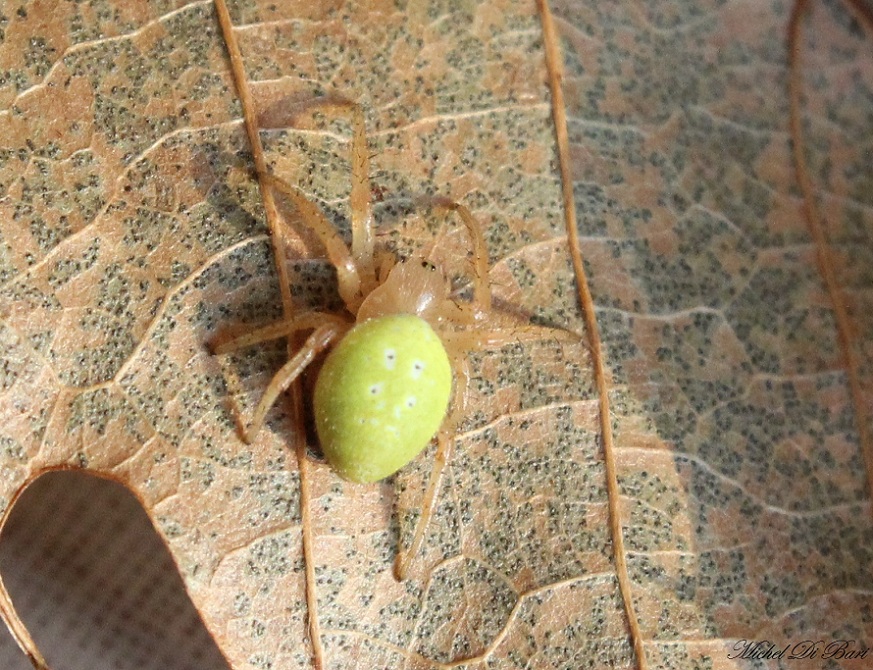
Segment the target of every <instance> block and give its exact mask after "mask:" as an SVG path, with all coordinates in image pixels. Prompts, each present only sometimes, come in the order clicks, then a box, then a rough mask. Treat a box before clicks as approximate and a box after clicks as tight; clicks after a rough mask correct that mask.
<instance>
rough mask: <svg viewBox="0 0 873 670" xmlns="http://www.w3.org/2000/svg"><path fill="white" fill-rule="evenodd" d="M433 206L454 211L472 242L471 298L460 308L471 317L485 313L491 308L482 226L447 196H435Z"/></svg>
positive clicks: (459, 204) (464, 208) (462, 206)
mask: <svg viewBox="0 0 873 670" xmlns="http://www.w3.org/2000/svg"><path fill="white" fill-rule="evenodd" d="M433 204H434V206H435V207H437V208H439V209H446V210H449V211H452V212H455V213H456V214H457V215H458V216H459V217H460V219H461V221H462V222H463V223H464V226H465V227H466V229H467V234H468V235H469V236H470V241H471V242H472V243H473V259H472V265H473V300H472V301H471V302H470V304H469V306H467V305H463V306H461V309H462V310H468V311H470V312H472V316H473V317H478V316H479V315H481V314H485V313H487V312H488V311H489V310H490V309H491V284H490V283H489V281H488V249H487V247H486V246H485V236H484V235H483V234H482V226H480V225H479V222H478V221H476V219H475V217H474V216H473V214H472V213H471V212H470V210H469V209H467V208H466V207H465V206H464V205H462V204H461V203H459V202H455V201H454V200H449V199H448V198H435V199H434V200H433Z"/></svg>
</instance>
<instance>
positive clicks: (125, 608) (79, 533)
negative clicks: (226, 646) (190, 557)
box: [0, 471, 228, 670]
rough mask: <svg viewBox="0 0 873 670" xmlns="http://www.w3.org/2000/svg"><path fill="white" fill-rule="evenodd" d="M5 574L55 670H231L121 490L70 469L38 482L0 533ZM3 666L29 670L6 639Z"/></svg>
mask: <svg viewBox="0 0 873 670" xmlns="http://www.w3.org/2000/svg"><path fill="white" fill-rule="evenodd" d="M0 574H2V576H3V580H4V581H5V583H6V586H7V589H8V590H9V593H10V596H11V598H12V601H13V603H14V605H15V608H16V609H17V611H18V614H19V616H20V617H21V619H22V621H23V622H24V625H25V626H27V628H28V630H29V631H30V633H31V635H32V636H33V639H34V641H35V642H36V644H37V646H38V647H39V649H40V651H41V652H42V653H43V654H44V655H45V657H46V660H47V661H48V663H49V665H50V666H51V668H52V670H109V669H110V668H112V669H113V670H128V669H129V670H134V669H136V670H158V669H162V670H201V669H203V668H209V669H210V670H212V669H215V670H223V669H227V668H228V664H227V662H226V661H225V660H224V657H223V656H222V654H221V652H219V651H218V648H217V646H216V645H215V643H214V641H213V640H212V638H211V637H210V636H209V633H208V632H207V631H206V629H205V627H204V626H203V623H202V621H201V620H200V616H199V615H198V613H197V611H196V609H195V608H194V605H193V604H192V603H191V601H190V599H189V598H188V594H187V593H186V592H185V588H184V586H183V584H182V579H181V577H180V575H179V573H178V571H177V570H176V566H175V564H174V562H173V559H172V558H171V556H170V554H169V552H168V551H167V548H166V546H165V545H164V543H163V541H162V540H161V539H160V537H158V535H157V533H156V532H155V529H154V527H153V526H152V524H151V521H150V520H149V518H148V516H147V515H146V513H145V510H143V508H142V507H141V506H140V504H139V501H138V500H137V499H136V498H135V497H134V495H133V494H132V493H130V491H128V490H127V489H126V488H124V487H123V486H122V485H121V484H118V483H115V482H112V481H108V480H105V479H100V478H97V477H95V476H93V475H87V474H84V473H82V472H69V471H58V472H50V473H47V474H45V475H42V476H41V477H39V478H38V479H36V480H35V481H34V482H33V483H32V484H31V485H30V486H28V487H27V489H25V491H24V492H23V493H22V495H21V497H20V498H19V499H18V501H17V502H16V503H15V505H14V507H13V508H12V510H11V512H10V515H9V519H8V521H7V523H6V525H5V526H4V528H3V529H2V532H0ZM0 629H3V630H4V631H5V626H2V625H0ZM0 668H4V670H32V669H31V665H30V663H29V662H28V661H27V659H26V658H25V656H24V654H22V653H21V651H19V649H18V647H17V646H16V645H15V643H14V642H13V640H12V638H11V637H10V636H9V634H8V633H6V632H4V633H2V634H0Z"/></svg>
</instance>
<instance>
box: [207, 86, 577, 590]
mask: <svg viewBox="0 0 873 670" xmlns="http://www.w3.org/2000/svg"><path fill="white" fill-rule="evenodd" d="M341 106H343V107H348V108H351V111H352V128H353V139H352V190H351V195H350V209H351V224H352V225H351V232H352V242H351V248H349V247H348V246H347V245H346V244H345V242H344V241H343V240H342V239H341V237H340V235H339V233H338V231H337V230H336V229H335V228H333V226H332V225H331V224H330V222H329V221H328V220H327V218H326V217H325V215H324V213H323V212H322V211H321V209H320V208H319V207H318V206H317V205H315V204H314V203H312V202H311V201H309V200H308V199H307V198H306V197H305V196H304V195H303V194H302V193H301V192H300V191H299V190H298V189H296V188H295V187H293V186H291V185H290V184H288V183H286V182H284V181H281V180H279V179H277V178H275V177H272V176H266V177H265V179H266V180H267V182H268V184H269V185H270V186H271V187H272V188H274V189H275V190H276V191H278V192H280V193H282V194H283V195H285V196H286V197H288V198H289V199H290V200H291V201H292V202H293V203H294V205H295V206H296V207H297V209H298V211H299V213H300V215H301V217H302V219H303V222H304V223H305V225H306V226H308V227H309V228H310V229H311V230H312V231H313V232H314V233H315V234H316V235H317V236H318V237H319V239H320V240H321V242H322V243H323V245H324V247H325V248H326V250H327V255H328V258H329V260H330V262H331V263H332V264H333V265H334V266H335V267H336V271H337V279H338V284H339V294H340V297H341V298H342V300H343V302H344V303H345V311H343V312H341V313H328V312H321V311H306V312H302V313H300V314H297V315H295V316H293V317H292V318H290V319H289V320H287V321H283V322H280V323H275V324H271V325H268V326H266V327H263V328H259V329H257V330H254V331H252V332H249V333H245V334H243V335H241V336H239V337H235V338H234V339H232V340H229V341H226V342H222V343H220V344H218V345H217V346H215V347H214V348H213V352H214V353H215V354H224V353H228V352H231V351H234V350H237V349H240V348H242V347H248V346H252V345H256V344H259V343H261V342H265V341H268V340H272V339H278V338H281V337H287V336H289V335H291V334H293V333H299V332H302V331H311V334H310V335H309V337H308V338H307V339H306V341H305V343H304V344H303V346H302V347H301V348H300V350H299V351H298V352H297V353H296V354H295V355H294V356H293V357H292V358H291V360H289V361H288V362H287V363H286V364H285V365H284V366H283V367H282V368H281V369H280V370H279V371H278V372H277V373H276V375H275V376H274V377H273V379H272V381H271V382H270V384H269V386H268V387H267V389H266V390H265V392H264V395H263V397H262V398H261V401H260V402H259V403H258V406H257V408H256V409H255V411H254V414H253V416H252V418H251V420H250V422H249V424H248V426H247V427H245V428H242V431H241V432H242V438H243V440H244V441H245V442H247V443H250V442H251V440H252V439H253V438H254V436H255V435H256V434H257V433H258V432H259V431H260V429H261V427H262V426H263V423H264V419H265V417H266V415H267V412H268V411H269V410H270V408H271V407H272V405H273V404H274V403H275V401H276V399H277V398H278V396H279V395H280V394H281V393H283V392H284V391H285V390H286V389H287V388H288V387H289V386H290V385H291V384H292V382H293V381H294V380H295V379H297V378H298V376H299V375H300V374H301V373H302V372H303V371H304V370H305V369H306V367H307V366H309V365H310V363H312V362H313V360H315V359H316V357H318V356H319V355H321V354H323V353H324V352H326V351H329V353H328V354H327V356H326V358H325V360H324V364H323V366H322V368H321V371H320V372H319V374H318V379H317V381H316V384H315V391H314V395H313V413H314V417H315V426H316V432H317V435H318V439H319V442H320V444H321V448H322V451H323V452H324V455H325V458H326V459H327V461H328V463H329V464H330V465H331V467H332V468H333V469H334V470H335V471H336V472H337V474H339V475H340V476H341V477H343V478H345V479H348V480H350V481H353V482H360V483H368V482H375V481H378V480H381V479H384V478H386V477H389V476H391V475H392V474H394V473H395V472H397V471H398V470H400V469H401V468H402V467H403V466H405V465H406V464H408V463H409V462H410V461H412V460H413V459H414V458H415V457H416V456H417V455H418V454H419V453H420V452H421V451H422V450H423V449H424V448H425V447H426V446H427V445H428V444H429V443H430V442H431V441H432V440H433V439H434V438H436V441H437V450H436V456H435V463H434V467H433V470H432V473H431V476H430V481H429V483H428V487H427V491H426V493H425V496H424V501H423V505H422V514H421V517H420V518H419V521H418V525H417V527H416V529H415V533H414V535H413V539H412V542H411V543H410V546H409V549H408V550H407V551H406V552H403V551H398V553H397V559H396V562H395V566H394V574H395V576H396V578H397V579H398V580H403V579H405V577H406V574H407V571H408V568H409V565H410V563H411V561H412V559H413V558H414V557H415V555H416V554H417V553H418V550H419V549H420V547H421V544H422V542H423V540H424V535H425V530H426V528H427V525H428V523H429V520H430V518H431V516H432V514H433V510H434V506H435V502H436V493H437V491H438V489H439V484H440V479H441V476H442V472H443V469H444V467H445V464H446V462H447V461H448V459H449V456H450V452H451V446H452V438H453V436H454V433H455V431H456V429H457V426H458V424H459V422H460V421H461V419H463V417H464V415H465V414H466V408H467V385H468V381H469V370H468V365H467V359H466V356H467V353H468V352H470V351H475V350H482V349H486V348H491V347H499V346H502V345H504V344H509V343H515V342H518V341H521V340H525V339H542V338H543V337H544V335H549V336H554V333H560V334H561V335H562V336H566V335H568V333H567V332H565V331H560V330H555V329H552V328H544V327H538V326H533V325H530V324H528V323H524V324H519V325H517V326H515V327H513V328H511V329H503V330H494V329H489V328H487V327H486V326H485V324H486V322H487V320H488V319H489V317H490V315H491V312H492V306H491V288H490V285H489V282H488V260H487V250H486V248H485V240H484V237H483V235H482V230H481V228H480V226H479V224H478V223H477V222H476V220H475V219H474V217H473V215H472V214H471V213H470V211H469V210H468V209H467V208H466V207H464V206H463V205H461V204H458V203H456V202H452V201H450V200H447V199H442V198H438V199H434V200H433V201H432V203H431V204H433V206H434V207H435V208H436V209H442V210H444V211H449V212H455V213H457V215H458V216H459V218H460V220H461V221H462V223H463V224H464V227H465V228H466V231H467V234H468V235H469V237H470V241H471V249H470V256H469V258H468V261H469V263H470V265H471V267H472V274H471V288H472V291H471V297H470V299H469V300H465V301H460V300H457V299H455V297H454V296H453V294H452V290H451V285H450V280H449V277H448V276H447V273H446V271H445V269H444V268H442V267H440V266H439V265H436V264H434V263H432V262H431V261H430V260H428V259H427V258H420V257H414V258H410V259H407V260H405V261H404V260H398V258H397V257H396V256H395V255H394V254H392V253H390V252H387V251H384V250H379V251H377V250H376V249H375V245H374V234H373V227H374V222H373V216H372V205H371V195H370V181H369V174H368V173H369V159H368V154H367V139H366V132H365V128H364V117H363V112H362V110H361V108H360V107H359V106H358V105H356V104H354V103H350V102H348V103H346V102H343V103H342V104H341Z"/></svg>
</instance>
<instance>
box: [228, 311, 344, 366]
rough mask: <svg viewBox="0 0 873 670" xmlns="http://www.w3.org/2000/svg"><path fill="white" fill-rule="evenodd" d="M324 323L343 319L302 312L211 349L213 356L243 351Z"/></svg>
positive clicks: (339, 321)
mask: <svg viewBox="0 0 873 670" xmlns="http://www.w3.org/2000/svg"><path fill="white" fill-rule="evenodd" d="M326 321H334V322H336V323H343V319H341V318H340V317H337V316H333V315H331V314H325V313H324V312H303V313H302V314H297V315H296V316H293V317H292V318H290V319H288V320H287V321H279V322H277V323H271V324H268V325H266V326H262V327H260V328H256V329H255V330H250V331H247V332H245V333H242V334H241V335H237V336H236V337H234V338H231V339H229V340H226V341H224V342H219V343H217V344H214V345H213V346H212V347H211V349H212V353H213V354H214V355H217V356H220V355H221V354H228V353H230V352H232V351H237V350H239V349H245V348H246V347H251V346H254V345H255V344H260V343H261V342H269V341H270V340H278V339H279V338H282V337H288V336H289V335H293V334H294V333H296V332H298V331H301V330H310V329H311V330H314V329H316V328H318V327H319V326H321V325H323V324H324V323H325V322H326Z"/></svg>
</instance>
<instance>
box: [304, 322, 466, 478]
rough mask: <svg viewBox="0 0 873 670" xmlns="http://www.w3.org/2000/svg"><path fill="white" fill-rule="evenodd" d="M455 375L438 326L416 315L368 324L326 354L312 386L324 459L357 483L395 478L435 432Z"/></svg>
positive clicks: (350, 332)
mask: <svg viewBox="0 0 873 670" xmlns="http://www.w3.org/2000/svg"><path fill="white" fill-rule="evenodd" d="M451 391H452V372H451V365H450V364H449V358H448V355H447V354H446V350H445V348H444V347H443V343H442V341H441V340H440V338H439V336H438V335H437V334H436V333H435V332H434V330H433V328H431V327H430V325H429V324H428V323H427V322H426V321H425V320H424V319H421V318H419V317H417V316H414V315H411V314H394V315H391V316H383V317H379V318H374V319H368V320H366V321H363V322H361V323H359V324H357V325H356V326H355V327H354V328H352V329H351V330H350V331H349V332H348V333H347V334H346V335H345V337H343V339H342V340H341V341H340V342H339V344H337V346H336V347H335V348H334V349H333V350H332V351H331V352H330V354H329V355H328V356H327V358H326V360H325V362H324V366H323V367H322V369H321V372H320V373H319V375H318V380H317V381H316V384H315V395H314V399H313V402H314V412H315V425H316V430H317V432H318V438H319V441H320V442H321V448H322V450H323V452H324V455H325V457H326V458H327V460H328V462H329V463H330V464H331V466H332V467H333V468H334V469H335V470H336V471H337V473H338V474H339V475H340V476H341V477H343V478H345V479H348V480H351V481H354V482H362V483H364V482H374V481H378V480H380V479H384V478H385V477H388V476H389V475H391V474H393V473H395V472H397V470H399V469H400V468H402V467H403V466H404V465H406V464H407V463H409V462H410V461H411V460H412V459H413V458H415V457H416V456H417V455H418V454H419V453H420V452H421V451H422V449H424V448H425V446H427V444H428V442H430V440H431V439H432V438H433V436H434V435H435V434H436V432H437V430H438V429H439V427H440V424H441V423H442V421H443V418H444V417H445V414H446V410H447V408H448V405H449V398H450V396H451Z"/></svg>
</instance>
